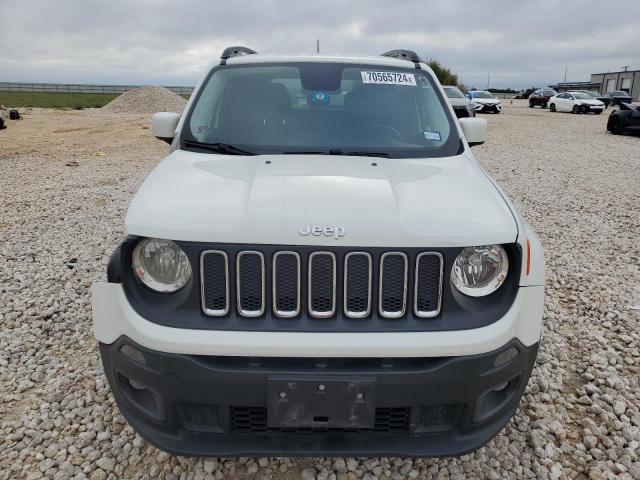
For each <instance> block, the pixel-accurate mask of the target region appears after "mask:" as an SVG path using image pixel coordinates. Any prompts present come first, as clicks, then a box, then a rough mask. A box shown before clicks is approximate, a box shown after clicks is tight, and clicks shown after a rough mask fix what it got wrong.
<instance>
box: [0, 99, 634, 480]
mask: <svg viewBox="0 0 640 480" xmlns="http://www.w3.org/2000/svg"><path fill="white" fill-rule="evenodd" d="M77 114H78V115H82V114H84V112H78V113H77ZM485 118H488V120H489V121H490V138H489V141H488V142H487V144H485V145H484V146H481V147H478V148H476V149H475V152H476V153H477V156H478V158H479V160H480V163H481V164H482V165H483V166H485V167H486V168H487V169H488V170H489V172H490V173H491V174H492V175H493V176H494V177H495V178H496V179H497V180H498V182H499V183H500V185H501V186H502V187H503V188H504V189H505V190H506V192H507V193H508V194H509V195H510V196H511V198H512V199H513V200H514V202H515V204H516V206H517V208H518V209H519V210H520V212H521V213H522V214H523V215H524V217H525V218H526V219H527V221H529V223H531V224H532V225H533V227H534V228H535V229H536V231H537V232H538V233H539V235H540V237H541V239H542V241H543V243H544V245H545V248H546V256H547V272H548V289H547V298H546V308H545V329H544V340H543V344H542V347H541V350H540V355H539V360H538V363H537V365H536V367H535V369H534V372H533V376H532V378H531V380H530V382H529V386H528V388H527V391H526V393H525V395H524V397H523V400H522V402H521V405H520V409H519V411H518V413H517V414H516V416H515V417H514V419H513V420H512V421H511V422H510V423H509V424H508V425H507V427H506V428H505V429H504V430H503V431H502V432H501V433H500V434H499V435H498V436H497V437H496V438H495V439H494V440H492V441H491V442H490V443H489V444H488V445H487V446H485V447H483V448H481V449H480V450H478V451H477V452H475V453H472V454H469V455H465V456H463V457H461V458H454V459H415V460H412V459H402V458H344V459H342V458H307V459H292V458H279V459H274V458H239V459H197V458H184V457H173V456H171V455H169V454H166V453H164V452H161V451H159V450H157V449H155V448H153V447H151V446H149V445H148V444H147V443H146V442H145V441H143V440H142V439H141V438H140V437H138V436H137V435H136V434H135V433H134V432H133V431H132V429H131V428H130V427H129V426H128V425H127V424H126V423H125V421H124V420H123V418H122V417H121V416H120V414H119V413H118V410H117V409H116V407H115V404H114V401H113V397H112V396H111V394H110V392H109V388H108V385H107V382H106V379H105V377H104V375H103V373H102V367H101V364H100V361H99V356H98V352H97V346H96V344H95V341H94V340H93V338H92V336H91V330H90V325H91V320H90V319H91V317H90V297H89V287H90V284H91V282H92V281H93V280H97V279H101V278H104V277H105V273H104V272H105V269H106V263H107V260H108V256H109V254H110V253H111V251H112V250H113V248H115V246H116V245H117V243H118V242H119V241H120V239H121V236H122V234H123V233H122V229H121V225H122V222H123V218H124V214H125V212H126V208H127V205H128V203H129V201H130V199H131V196H132V194H133V193H134V192H135V190H136V188H137V186H138V184H139V183H140V182H141V180H142V179H143V177H144V176H145V175H146V174H147V173H148V172H149V171H150V170H151V168H153V166H154V165H155V163H156V162H157V160H158V159H157V152H156V153H155V154H153V155H152V154H150V153H149V152H148V151H144V150H140V151H130V152H123V153H122V154H121V155H119V156H105V157H91V158H86V159H78V164H79V165H78V166H77V167H74V168H69V167H65V166H64V162H58V163H56V162H52V161H51V160H50V159H43V158H39V157H33V156H28V155H23V156H20V157H19V158H17V159H16V158H13V159H2V158H0V184H1V185H3V188H2V189H1V190H0V200H1V201H0V205H1V207H0V208H1V210H0V215H1V216H0V219H1V220H0V229H1V230H2V237H1V238H2V240H1V243H0V256H1V257H2V262H0V347H1V348H0V452H2V454H0V480H8V479H12V480H13V479H23V478H29V479H37V478H54V479H58V480H63V479H71V478H75V479H86V478H88V479H94V480H103V479H119V478H136V479H155V478H160V479H168V480H178V479H180V480H213V479H216V480H220V479H223V478H252V479H275V478H285V479H298V478H303V479H321V480H338V479H339V480H345V479H346V480H356V479H365V480H372V479H377V478H380V479H386V478H391V479H394V480H400V479H405V478H426V479H429V478H433V479H464V478H488V479H499V478H538V479H566V478H585V479H586V478H589V479H614V478H615V479H623V480H626V479H640V461H639V454H640V409H639V406H640V385H639V379H640V334H639V332H640V282H639V280H640V242H639V241H638V239H639V238H640V230H639V227H638V226H639V225H640V212H639V210H638V206H640V184H639V182H638V181H637V179H638V178H640V161H639V159H638V155H637V151H638V150H637V149H638V139H637V138H632V137H613V136H610V135H608V134H606V133H604V125H605V122H606V115H600V116H599V117H595V116H593V115H590V116H583V115H579V116H577V115H571V114H559V113H557V114H552V113H549V112H547V111H541V110H535V111H531V110H529V109H528V108H520V107H515V106H514V107H510V106H506V107H505V110H504V112H503V113H502V114H501V115H495V116H489V117H485ZM140 134H142V135H148V132H145V133H140ZM150 158H155V160H150ZM73 259H76V261H75V262H70V260H73Z"/></svg>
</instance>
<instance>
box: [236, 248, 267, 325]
mask: <svg viewBox="0 0 640 480" xmlns="http://www.w3.org/2000/svg"><path fill="white" fill-rule="evenodd" d="M236 283H237V285H236V294H237V302H238V312H239V313H240V315H242V316H244V317H259V316H260V315H262V314H263V313H264V304H265V279H264V255H263V254H262V253H261V252H256V251H245V252H240V253H238V256H237V257H236Z"/></svg>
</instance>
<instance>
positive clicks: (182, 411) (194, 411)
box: [176, 403, 221, 432]
mask: <svg viewBox="0 0 640 480" xmlns="http://www.w3.org/2000/svg"><path fill="white" fill-rule="evenodd" d="M176 412H177V413H178V419H179V420H180V423H181V424H182V426H183V427H184V428H185V429H186V430H191V431H192V432H218V431H221V428H220V412H219V409H218V406H217V405H204V404H199V403H178V404H176Z"/></svg>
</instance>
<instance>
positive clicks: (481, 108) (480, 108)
mask: <svg viewBox="0 0 640 480" xmlns="http://www.w3.org/2000/svg"><path fill="white" fill-rule="evenodd" d="M500 110H502V105H500V104H499V103H497V104H492V105H483V104H481V103H477V102H476V112H482V113H486V112H496V113H497V112H499V111H500Z"/></svg>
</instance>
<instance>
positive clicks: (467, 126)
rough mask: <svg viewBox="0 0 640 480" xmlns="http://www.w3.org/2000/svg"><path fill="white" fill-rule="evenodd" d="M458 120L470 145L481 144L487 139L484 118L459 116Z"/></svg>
mask: <svg viewBox="0 0 640 480" xmlns="http://www.w3.org/2000/svg"><path fill="white" fill-rule="evenodd" d="M459 121H460V127H462V133H463V134H464V138H466V139H467V143H468V144H469V146H470V147H473V146H475V145H482V144H483V143H484V142H485V141H486V140H487V121H486V120H485V119H484V118H477V117H469V118H460V119H459Z"/></svg>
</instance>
